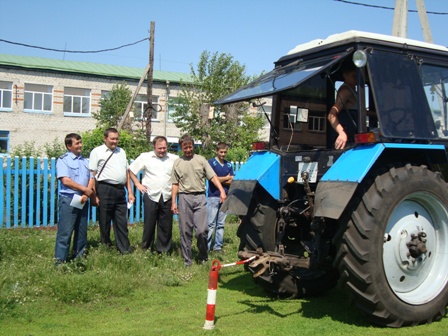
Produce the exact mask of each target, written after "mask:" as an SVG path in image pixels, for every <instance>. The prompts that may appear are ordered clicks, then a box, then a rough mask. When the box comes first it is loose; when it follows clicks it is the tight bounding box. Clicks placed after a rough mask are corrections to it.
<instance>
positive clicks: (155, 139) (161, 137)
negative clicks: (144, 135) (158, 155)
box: [152, 135, 168, 148]
mask: <svg viewBox="0 0 448 336" xmlns="http://www.w3.org/2000/svg"><path fill="white" fill-rule="evenodd" d="M159 141H165V142H166V144H168V140H167V139H166V137H164V136H163V135H158V136H156V137H155V138H154V139H152V145H153V146H154V148H155V147H156V144H157V143H158V142H159Z"/></svg>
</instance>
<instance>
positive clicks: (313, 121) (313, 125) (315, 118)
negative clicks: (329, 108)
mask: <svg viewBox="0 0 448 336" xmlns="http://www.w3.org/2000/svg"><path fill="white" fill-rule="evenodd" d="M308 130H309V131H313V132H319V133H325V132H326V131H327V118H326V116H325V113H323V114H322V115H315V114H314V113H312V112H311V111H310V114H309V115H308Z"/></svg>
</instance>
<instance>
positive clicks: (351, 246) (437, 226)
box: [336, 165, 448, 327]
mask: <svg viewBox="0 0 448 336" xmlns="http://www.w3.org/2000/svg"><path fill="white" fill-rule="evenodd" d="M363 190H364V191H363ZM358 195H359V202H358V203H357V204H355V205H353V208H352V210H351V214H350V211H349V215H348V216H349V217H350V218H349V219H348V221H347V223H346V224H347V227H346V230H345V232H344V234H343V236H342V240H341V244H340V247H339V249H338V253H337V257H336V265H337V267H338V269H339V273H340V274H341V278H342V280H343V283H345V285H346V286H347V287H348V289H349V290H350V291H351V292H352V293H353V295H354V300H355V304H356V305H357V307H358V308H359V309H360V311H362V312H363V313H364V314H366V315H367V316H368V317H369V318H370V320H371V321H372V322H374V323H376V324H380V325H383V326H390V327H401V326H409V325H417V324H422V323H429V322H431V321H434V320H438V319H440V318H441V317H443V316H444V315H445V307H446V305H447V303H448V187H447V184H446V183H445V181H444V180H443V179H442V177H441V175H440V174H439V173H435V172H432V171H430V170H428V169H427V167H425V166H420V167H417V166H411V165H406V166H405V167H400V168H392V169H390V170H389V171H388V172H386V173H384V174H382V175H380V176H378V177H376V178H375V180H374V182H373V183H371V184H370V185H367V184H365V185H361V186H360V192H359V194H358Z"/></svg>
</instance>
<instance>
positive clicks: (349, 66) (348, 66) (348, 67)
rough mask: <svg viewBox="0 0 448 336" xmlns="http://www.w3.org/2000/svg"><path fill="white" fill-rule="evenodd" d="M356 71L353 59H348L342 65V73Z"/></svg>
mask: <svg viewBox="0 0 448 336" xmlns="http://www.w3.org/2000/svg"><path fill="white" fill-rule="evenodd" d="M352 71H356V65H355V63H353V61H352V60H351V59H346V60H344V61H343V62H342V64H341V73H349V72H352Z"/></svg>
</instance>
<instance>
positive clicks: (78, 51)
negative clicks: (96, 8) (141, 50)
mask: <svg viewBox="0 0 448 336" xmlns="http://www.w3.org/2000/svg"><path fill="white" fill-rule="evenodd" d="M146 40H149V38H148V37H147V38H144V39H142V40H140V41H137V42H133V43H129V44H124V45H122V46H119V47H116V48H109V49H102V50H90V51H82V50H62V49H53V48H45V47H39V46H34V45H30V44H25V43H20V42H13V41H8V40H4V39H0V42H5V43H9V44H15V45H19V46H22V47H28V48H35V49H42V50H48V51H56V52H63V53H73V54H96V53H101V52H105V51H112V50H117V49H121V48H125V47H129V46H132V45H135V44H137V43H141V42H143V41H146Z"/></svg>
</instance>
